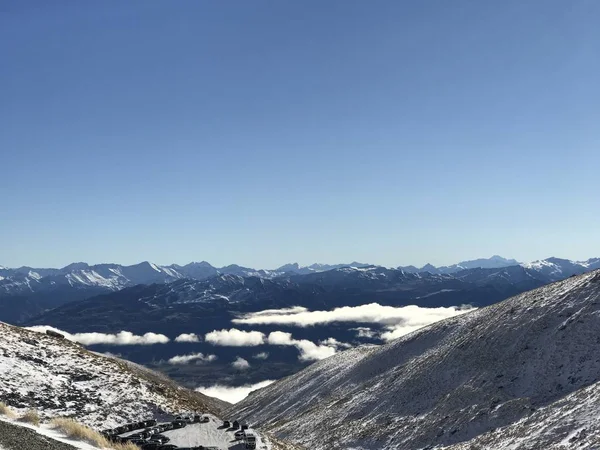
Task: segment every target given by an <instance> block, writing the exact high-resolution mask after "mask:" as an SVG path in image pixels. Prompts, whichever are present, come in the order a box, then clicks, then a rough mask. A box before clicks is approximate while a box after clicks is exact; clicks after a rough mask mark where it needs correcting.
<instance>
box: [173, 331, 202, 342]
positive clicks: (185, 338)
mask: <svg viewBox="0 0 600 450" xmlns="http://www.w3.org/2000/svg"><path fill="white" fill-rule="evenodd" d="M175 342H200V337H199V336H198V335H197V334H195V333H183V334H180V335H179V336H177V337H176V338H175Z"/></svg>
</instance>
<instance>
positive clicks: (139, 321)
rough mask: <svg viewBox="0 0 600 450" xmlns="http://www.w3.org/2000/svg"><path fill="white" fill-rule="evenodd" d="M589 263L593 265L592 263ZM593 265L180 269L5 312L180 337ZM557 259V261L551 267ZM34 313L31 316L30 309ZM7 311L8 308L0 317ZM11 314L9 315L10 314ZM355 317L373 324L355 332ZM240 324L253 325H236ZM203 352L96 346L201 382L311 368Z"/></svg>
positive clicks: (277, 353)
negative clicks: (295, 312)
mask: <svg viewBox="0 0 600 450" xmlns="http://www.w3.org/2000/svg"><path fill="white" fill-rule="evenodd" d="M591 265H592V264H590V265H589V266H591ZM589 266H582V265H577V264H574V263H572V262H570V261H567V260H558V259H553V260H547V261H545V262H544V263H539V264H533V265H531V266H530V267H529V266H525V265H516V266H508V267H503V268H492V269H484V268H474V269H464V270H461V271H459V272H456V273H454V274H433V273H431V272H423V273H409V272H407V271H405V270H403V269H387V268H384V267H379V266H365V267H341V268H337V269H333V270H328V271H324V272H314V273H309V274H304V275H301V274H289V273H288V274H287V275H282V276H278V277H274V278H262V277H258V276H246V277H243V276H240V275H231V274H220V275H216V276H213V277H211V278H208V279H204V280H193V279H189V278H182V279H178V280H176V281H173V282H170V283H155V284H150V285H144V284H142V285H136V286H132V287H128V288H124V289H121V290H119V291H115V292H113V291H108V292H106V293H104V294H101V295H95V296H91V297H89V298H85V299H82V300H78V301H71V302H68V303H66V304H63V305H61V306H57V307H55V308H52V309H50V310H48V311H38V314H37V315H36V314H33V313H32V312H31V310H30V309H28V310H26V311H23V308H24V306H23V302H19V301H14V298H13V301H6V299H4V301H3V302H2V301H0V305H3V308H1V309H0V313H4V314H5V315H6V316H11V315H12V316H13V317H15V316H17V315H21V316H25V318H24V319H23V320H21V321H20V323H22V324H25V325H49V326H53V327H56V328H58V329H61V330H65V331H68V332H70V333H89V332H97V333H118V332H120V331H122V330H127V331H130V332H133V333H136V334H144V333H146V332H150V331H151V332H155V333H162V334H164V335H166V336H168V337H170V338H171V339H172V340H173V339H174V338H175V337H176V336H178V335H179V334H181V333H195V334H197V335H199V336H203V335H205V334H207V333H210V332H212V331H214V330H225V329H229V328H231V327H232V326H234V325H233V324H234V323H235V322H234V321H235V320H236V319H237V318H238V317H240V316H241V315H244V314H249V313H254V312H257V311H264V310H281V309H286V308H291V307H301V308H305V309H306V310H309V311H332V310H333V309H335V308H358V307H361V306H363V307H364V305H372V304H377V305H382V306H388V307H394V308H398V307H403V306H408V305H415V306H416V307H419V308H455V307H459V306H461V305H471V306H474V307H482V306H487V305H491V304H493V303H497V302H499V301H502V300H504V299H506V298H508V297H511V296H513V295H516V294H519V293H521V292H524V291H527V290H530V289H534V288H538V287H540V286H543V285H545V284H548V283H551V282H554V281H557V280H561V279H565V278H567V277H570V276H572V275H575V274H578V273H583V272H585V271H588V270H590V269H589ZM549 267H551V268H552V270H548V268H549ZM27 314H29V315H27ZM0 317H1V316H0ZM5 320H6V319H5ZM357 326H367V327H370V331H369V332H367V333H362V334H359V335H357V331H356V328H355V327H357ZM234 327H235V328H242V329H244V327H245V328H246V329H248V326H244V325H235V326H234ZM285 328H286V326H285V325H277V324H272V325H269V324H262V325H260V324H257V325H253V326H252V328H251V329H252V330H253V331H257V332H261V333H270V332H274V331H280V330H281V329H285ZM286 331H287V332H292V333H293V336H294V338H295V339H299V340H306V341H309V342H312V343H318V342H323V341H327V340H329V339H333V340H335V341H337V342H343V343H349V344H350V345H353V346H356V345H361V344H368V343H381V342H382V340H381V339H380V338H379V337H378V336H380V335H381V334H382V333H384V332H385V327H384V326H382V325H381V324H379V325H377V324H364V325H361V323H360V320H358V323H355V324H335V323H331V324H328V325H327V326H311V327H290V326H288V327H287V329H286ZM188 347H189V348H190V349H191V348H193V350H194V351H195V352H202V353H205V354H209V353H210V354H215V355H216V356H217V357H218V359H217V361H215V362H214V363H211V364H210V367H208V366H206V365H192V366H186V367H181V366H177V367H174V366H173V365H170V364H165V363H164V361H168V360H169V359H170V358H172V357H173V356H174V355H178V354H181V352H182V347H181V344H178V343H175V342H173V341H171V342H169V343H167V344H165V345H160V346H151V347H147V346H128V347H119V348H118V349H115V348H112V347H110V346H98V347H95V349H96V350H97V351H110V352H118V353H119V354H122V355H123V357H125V358H126V359H130V360H133V361H135V362H138V363H140V364H145V365H149V366H151V367H153V368H155V369H157V370H160V371H163V372H165V373H168V374H169V375H170V376H172V377H173V378H174V379H176V380H177V381H179V382H181V383H184V384H186V385H189V386H192V385H193V383H199V382H202V383H211V382H215V383H217V382H219V378H220V379H221V380H222V379H223V378H224V377H225V378H227V380H228V382H229V383H233V384H238V383H239V384H242V383H246V384H252V383H257V382H261V381H263V380H265V379H267V378H268V379H271V377H282V376H286V375H289V374H291V373H294V372H296V371H297V370H299V369H301V368H303V367H305V366H306V365H307V364H308V363H309V362H307V361H303V360H299V358H298V352H297V351H295V350H294V349H293V348H292V349H291V350H286V349H281V348H277V347H275V348H273V347H272V346H262V347H261V346H257V347H226V346H225V347H218V348H215V347H214V346H213V345H212V344H210V343H208V342H204V341H203V340H201V339H199V342H197V343H195V344H193V346H192V345H191V344H189V345H188ZM260 352H264V353H269V354H270V357H269V358H268V359H267V360H265V361H262V362H261V364H251V365H250V368H249V369H248V370H245V371H243V372H240V371H237V370H236V369H235V367H232V366H231V365H230V364H229V363H230V362H231V361H232V360H234V359H235V358H237V357H242V358H245V359H247V360H250V361H251V360H252V359H253V358H254V355H256V354H257V353H260Z"/></svg>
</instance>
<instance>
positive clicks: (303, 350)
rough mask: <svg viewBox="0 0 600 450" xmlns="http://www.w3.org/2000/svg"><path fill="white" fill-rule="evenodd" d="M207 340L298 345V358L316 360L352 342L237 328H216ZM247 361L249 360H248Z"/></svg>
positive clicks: (234, 344) (263, 355) (235, 344)
mask: <svg viewBox="0 0 600 450" xmlns="http://www.w3.org/2000/svg"><path fill="white" fill-rule="evenodd" d="M205 340H206V342H210V343H211V344H213V345H220V346H230V347H256V346H259V345H279V346H291V347H296V348H297V349H298V350H299V351H300V356H299V357H298V359H300V360H301V361H316V360H319V359H324V358H327V357H328V356H331V355H334V354H335V353H336V351H337V350H338V349H342V348H350V347H352V346H351V345H350V344H345V343H343V342H339V341H337V340H336V339H334V338H328V339H326V340H324V341H321V342H320V343H319V344H315V343H314V342H312V341H309V340H306V339H294V338H293V337H292V334H291V333H284V332H282V331H273V332H272V333H269V335H266V334H265V333H261V332H260V331H244V330H238V329H236V328H231V329H229V330H220V331H219V330H214V331H211V332H210V333H207V334H206V336H205ZM268 356H269V354H268V353H266V352H262V353H259V354H257V355H254V358H256V359H267V358H268ZM246 362H247V361H246ZM242 366H243V363H241V362H240V363H239V367H238V366H236V365H234V367H236V368H238V369H244V368H246V367H242Z"/></svg>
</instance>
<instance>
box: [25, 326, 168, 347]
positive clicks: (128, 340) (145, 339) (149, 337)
mask: <svg viewBox="0 0 600 450" xmlns="http://www.w3.org/2000/svg"><path fill="white" fill-rule="evenodd" d="M28 329H29V330H32V331H37V332H40V333H45V332H46V330H53V331H56V332H57V333H61V334H63V335H64V336H65V338H66V339H69V340H70V341H73V342H79V343H80V344H83V345H99V344H104V345H154V344H166V343H167V342H169V340H170V339H169V338H168V337H167V336H165V335H164V334H157V333H145V334H143V335H141V336H138V335H135V334H133V333H131V332H130V331H120V332H118V333H116V334H107V333H75V334H71V333H67V332H66V331H62V330H59V329H57V328H53V327H49V326H46V325H37V326H34V327H28Z"/></svg>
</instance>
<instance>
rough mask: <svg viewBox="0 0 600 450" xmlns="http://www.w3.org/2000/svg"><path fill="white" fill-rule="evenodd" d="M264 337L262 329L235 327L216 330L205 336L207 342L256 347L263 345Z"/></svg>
mask: <svg viewBox="0 0 600 450" xmlns="http://www.w3.org/2000/svg"><path fill="white" fill-rule="evenodd" d="M264 339H265V335H264V333H261V332H260V331H243V330H238V329H235V328H231V329H229V330H220V331H218V330H214V331H211V332H210V333H206V336H204V340H205V341H206V342H210V343H211V344H213V345H222V346H228V347H256V346H257V345H262V344H263V343H264Z"/></svg>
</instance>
